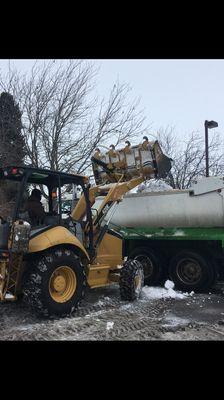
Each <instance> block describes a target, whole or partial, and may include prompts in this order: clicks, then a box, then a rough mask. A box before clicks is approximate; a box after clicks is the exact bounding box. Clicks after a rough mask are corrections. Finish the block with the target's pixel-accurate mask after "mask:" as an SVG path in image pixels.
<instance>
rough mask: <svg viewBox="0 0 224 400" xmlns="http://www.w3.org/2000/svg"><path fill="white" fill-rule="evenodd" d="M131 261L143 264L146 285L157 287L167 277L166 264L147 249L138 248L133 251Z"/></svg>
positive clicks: (130, 256)
mask: <svg viewBox="0 0 224 400" xmlns="http://www.w3.org/2000/svg"><path fill="white" fill-rule="evenodd" d="M129 259H134V260H138V261H140V262H141V264H142V266H143V269H144V277H145V281H144V283H145V285H149V286H151V285H157V284H159V283H161V282H162V280H163V277H164V275H165V268H164V262H163V259H162V257H161V256H160V255H158V254H157V253H156V252H155V251H153V250H151V249H149V248H147V247H137V248H135V249H134V250H133V251H131V253H130V255H129Z"/></svg>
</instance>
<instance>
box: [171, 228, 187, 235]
mask: <svg viewBox="0 0 224 400" xmlns="http://www.w3.org/2000/svg"><path fill="white" fill-rule="evenodd" d="M173 236H185V233H184V232H183V231H181V230H180V229H177V230H176V232H175V233H174V235H173Z"/></svg>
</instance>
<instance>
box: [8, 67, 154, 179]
mask: <svg viewBox="0 0 224 400" xmlns="http://www.w3.org/2000/svg"><path fill="white" fill-rule="evenodd" d="M97 72H98V71H97V69H96V68H94V66H93V65H92V64H91V63H90V62H87V61H82V60H68V61H66V62H64V63H62V62H59V61H55V60H50V61H48V62H47V63H44V64H41V63H39V62H36V63H35V65H34V66H33V68H32V71H31V74H30V75H21V74H20V73H19V72H18V71H16V70H9V72H8V74H7V76H0V88H1V89H2V90H6V89H7V91H8V92H10V93H12V94H13V96H14V97H15V99H16V100H17V102H18V103H19V106H20V109H21V111H22V113H23V114H22V122H23V134H24V137H25V141H26V148H27V160H26V161H27V163H31V164H32V165H34V166H37V167H45V168H50V169H53V170H62V171H66V172H70V171H76V172H79V173H83V172H84V171H85V170H86V168H88V166H89V160H90V156H91V154H92V153H93V150H94V149H95V147H97V146H98V145H99V144H102V145H109V144H111V143H113V144H115V145H118V144H119V143H121V142H123V141H124V140H125V139H126V138H132V137H135V136H136V135H139V134H141V133H142V132H143V131H145V129H146V128H147V127H146V126H143V124H144V120H145V118H144V117H143V111H142V110H139V99H136V100H134V101H132V102H130V100H129V98H130V92H131V88H130V87H129V86H128V85H127V84H121V83H119V82H116V84H115V85H114V86H113V88H112V90H111V92H110V95H109V99H108V100H106V99H103V100H101V101H99V99H98V98H96V97H94V95H93V89H94V87H95V82H94V79H95V77H96V76H97Z"/></svg>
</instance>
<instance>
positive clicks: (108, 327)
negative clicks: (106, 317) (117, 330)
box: [107, 322, 114, 331]
mask: <svg viewBox="0 0 224 400" xmlns="http://www.w3.org/2000/svg"><path fill="white" fill-rule="evenodd" d="M113 326H114V322H107V331H109V330H110V329H113Z"/></svg>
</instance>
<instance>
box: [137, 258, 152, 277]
mask: <svg viewBox="0 0 224 400" xmlns="http://www.w3.org/2000/svg"><path fill="white" fill-rule="evenodd" d="M134 259H135V260H137V261H139V262H140V263H141V264H142V266H143V269H144V275H145V279H147V278H150V277H151V276H152V273H153V263H152V260H151V259H150V257H148V256H146V255H145V254H139V255H138V256H136V257H135V258H134Z"/></svg>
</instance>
